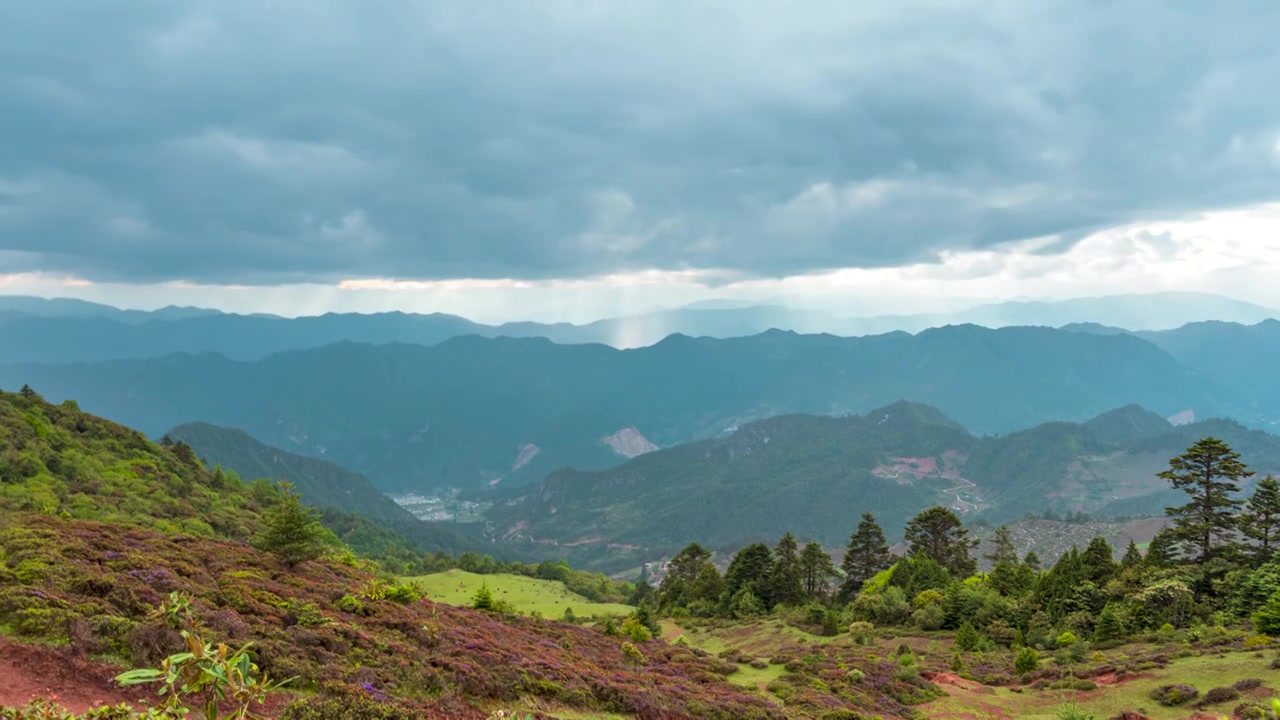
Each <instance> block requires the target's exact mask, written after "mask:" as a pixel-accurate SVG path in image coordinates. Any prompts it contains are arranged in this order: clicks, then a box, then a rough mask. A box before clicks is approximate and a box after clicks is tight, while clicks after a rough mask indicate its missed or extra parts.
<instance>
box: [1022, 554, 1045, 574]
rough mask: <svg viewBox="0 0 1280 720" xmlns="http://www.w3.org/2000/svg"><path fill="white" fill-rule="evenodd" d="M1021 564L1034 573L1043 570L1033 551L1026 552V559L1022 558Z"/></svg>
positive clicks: (1037, 556)
mask: <svg viewBox="0 0 1280 720" xmlns="http://www.w3.org/2000/svg"><path fill="white" fill-rule="evenodd" d="M1022 562H1023V563H1025V564H1026V566H1027V567H1029V568H1031V569H1032V570H1034V571H1035V572H1040V571H1041V570H1042V569H1043V566H1042V565H1041V563H1040V556H1039V555H1037V554H1036V553H1035V551H1034V550H1028V551H1027V554H1026V557H1024V558H1022Z"/></svg>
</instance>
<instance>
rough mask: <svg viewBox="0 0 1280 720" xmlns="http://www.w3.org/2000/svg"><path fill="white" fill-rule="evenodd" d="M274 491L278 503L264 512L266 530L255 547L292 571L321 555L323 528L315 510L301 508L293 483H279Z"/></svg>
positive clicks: (300, 501)
mask: <svg viewBox="0 0 1280 720" xmlns="http://www.w3.org/2000/svg"><path fill="white" fill-rule="evenodd" d="M277 488H278V490H279V499H278V500H277V501H276V504H275V505H274V506H273V507H272V508H271V509H270V510H268V511H267V517H266V528H265V530H264V531H263V533H262V535H261V536H259V538H258V543H257V544H258V547H259V548H260V549H262V550H265V551H267V552H269V553H272V554H274V555H275V556H277V557H279V558H280V560H281V561H282V562H284V564H285V565H286V566H288V567H290V568H292V567H295V566H297V565H298V564H299V563H302V562H306V561H307V560H314V559H316V558H318V557H320V555H321V554H322V553H323V552H324V545H323V543H322V538H323V537H324V526H323V525H321V524H320V521H319V520H318V519H317V517H316V511H315V509H314V508H312V507H308V506H306V505H303V504H302V497H301V496H300V495H299V494H298V492H297V490H296V489H295V488H294V486H293V483H291V482H289V481H287V480H281V481H280V483H279V484H278V485H277Z"/></svg>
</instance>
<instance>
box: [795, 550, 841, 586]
mask: <svg viewBox="0 0 1280 720" xmlns="http://www.w3.org/2000/svg"><path fill="white" fill-rule="evenodd" d="M835 575H836V566H835V564H834V563H832V562H831V556H830V555H828V554H827V551H826V550H823V549H822V545H820V544H818V543H817V542H813V541H811V542H809V543H807V544H805V546H804V550H801V551H800V585H801V588H802V589H803V590H804V597H805V599H806V600H825V599H826V597H827V588H828V587H829V586H830V583H831V578H833V577H835Z"/></svg>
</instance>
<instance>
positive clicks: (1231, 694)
mask: <svg viewBox="0 0 1280 720" xmlns="http://www.w3.org/2000/svg"><path fill="white" fill-rule="evenodd" d="M1239 699H1240V691H1239V690H1236V689H1235V688H1229V687H1216V688H1213V689H1212V690H1210V691H1209V692H1207V693H1205V694H1204V699H1203V700H1201V701H1200V702H1198V703H1196V706H1197V707H1205V706H1207V705H1218V704H1221V703H1224V702H1231V701H1232V700H1239Z"/></svg>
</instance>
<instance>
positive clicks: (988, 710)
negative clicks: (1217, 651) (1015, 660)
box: [928, 652, 1278, 720]
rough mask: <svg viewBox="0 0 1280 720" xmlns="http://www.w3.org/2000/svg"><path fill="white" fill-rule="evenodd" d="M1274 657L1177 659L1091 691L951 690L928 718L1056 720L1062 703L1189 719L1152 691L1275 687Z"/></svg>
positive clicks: (1219, 712) (1225, 713)
mask: <svg viewBox="0 0 1280 720" xmlns="http://www.w3.org/2000/svg"><path fill="white" fill-rule="evenodd" d="M1270 662H1271V656H1270V654H1267V656H1266V657H1262V658H1259V657H1255V654H1254V653H1247V652H1241V653H1231V654H1228V655H1225V656H1222V657H1215V656H1204V657H1195V658H1186V659H1182V660H1175V661H1174V662H1173V664H1172V665H1170V666H1169V667H1168V668H1165V669H1163V670H1154V671H1152V672H1150V673H1144V674H1143V675H1142V676H1141V677H1139V678H1138V679H1136V680H1131V681H1128V682H1123V683H1120V684H1117V685H1110V686H1104V687H1100V688H1098V689H1097V690H1092V691H1089V692H1068V691H1063V690H1044V691H1036V690H1032V689H1030V688H1024V691H1023V692H1022V693H1016V692H1014V691H1013V690H1012V689H1010V688H996V689H995V692H994V693H991V694H987V693H981V694H980V693H974V692H968V691H964V690H959V689H956V688H951V687H948V688H946V690H947V692H948V693H949V694H950V697H947V698H943V699H941V700H937V701H935V702H933V703H930V704H929V706H928V712H929V717H933V718H939V719H940V720H946V719H947V718H957V719H958V718H964V719H965V720H997V719H1001V720H1003V718H1012V717H1016V718H1019V720H1023V719H1025V720H1057V717H1058V714H1057V711H1058V708H1059V707H1060V706H1061V705H1062V703H1063V702H1074V703H1075V704H1076V706H1077V707H1078V708H1079V709H1080V710H1081V711H1083V712H1085V713H1088V714H1090V715H1093V716H1094V717H1096V718H1098V719H1099V720H1103V719H1105V718H1110V717H1115V716H1116V715H1119V714H1120V713H1121V712H1122V711H1124V710H1135V711H1138V712H1141V713H1142V714H1143V715H1146V716H1147V717H1151V718H1155V719H1156V720H1175V718H1177V719H1181V718H1187V717H1190V716H1191V715H1192V714H1193V713H1194V712H1195V710H1193V709H1191V708H1189V707H1185V706H1184V707H1181V708H1166V707H1161V706H1160V705H1159V704H1157V703H1156V702H1155V701H1153V700H1152V699H1151V698H1150V695H1149V694H1150V692H1151V691H1152V690H1154V689H1155V688H1157V687H1159V686H1161V685H1169V684H1173V683H1186V684H1188V685H1192V686H1194V687H1195V688H1196V689H1198V690H1199V691H1200V693H1201V695H1203V694H1204V693H1206V692H1208V691H1209V690H1210V689H1212V688H1215V687H1229V686H1231V685H1233V684H1235V683H1236V682H1237V681H1239V680H1243V679H1245V678H1262V679H1264V680H1265V681H1266V682H1267V685H1266V686H1267V687H1271V688H1274V687H1275V686H1276V685H1277V684H1278V683H1277V682H1276V677H1275V671H1274V670H1269V669H1267V666H1268V665H1269V664H1270ZM1239 702H1240V701H1239V700H1237V701H1234V702H1230V703H1225V704H1223V705H1218V706H1213V707H1210V708H1207V709H1206V710H1205V711H1204V712H1207V713H1209V714H1212V715H1216V716H1220V717H1223V718H1226V717H1229V716H1230V714H1231V709H1232V708H1233V707H1235V705H1236V704H1238V703H1239Z"/></svg>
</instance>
